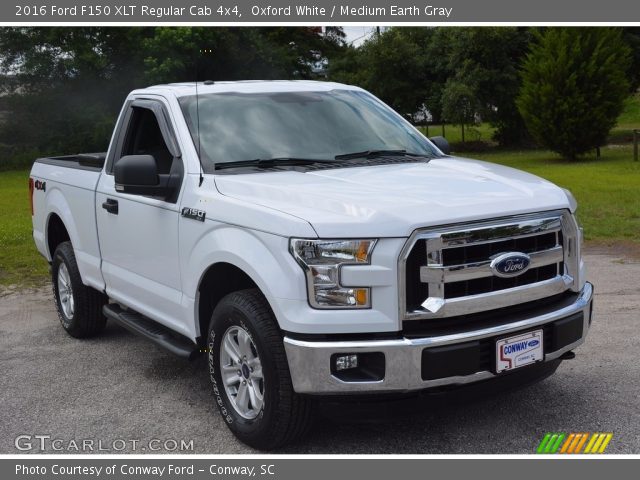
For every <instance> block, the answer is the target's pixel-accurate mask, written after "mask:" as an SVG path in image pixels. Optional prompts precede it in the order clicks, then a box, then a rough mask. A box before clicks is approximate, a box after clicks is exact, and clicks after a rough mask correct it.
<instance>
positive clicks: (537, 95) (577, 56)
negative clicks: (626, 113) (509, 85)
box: [517, 28, 630, 159]
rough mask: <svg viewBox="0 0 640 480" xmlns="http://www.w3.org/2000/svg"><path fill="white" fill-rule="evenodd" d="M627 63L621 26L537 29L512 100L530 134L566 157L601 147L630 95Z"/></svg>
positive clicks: (627, 57) (628, 60) (625, 46)
mask: <svg viewBox="0 0 640 480" xmlns="http://www.w3.org/2000/svg"><path fill="white" fill-rule="evenodd" d="M629 65H630V48H629V47H628V46H627V44H626V43H625V42H624V41H623V39H622V32H621V30H620V29H615V28H549V29H546V30H544V32H543V33H538V34H537V35H536V40H535V42H534V43H533V45H532V48H531V52H530V53H529V55H528V56H527V59H526V61H525V62H524V66H523V72H522V76H523V84H522V90H521V92H520V95H519V97H518V99H517V105H518V109H519V110H520V113H521V114H522V117H523V118H524V120H525V123H526V125H527V128H528V129H529V132H530V133H531V135H532V136H533V138H534V139H535V140H536V141H537V142H538V143H539V144H540V145H543V146H545V147H547V148H549V149H551V150H553V151H555V152H558V153H560V154H561V155H562V156H564V157H566V158H569V159H575V158H576V157H577V156H578V155H580V154H583V153H585V152H587V151H589V150H592V149H594V148H597V147H599V146H601V145H604V144H605V142H606V140H607V136H608V134H609V131H610V130H611V128H612V127H613V126H614V125H615V123H616V119H617V117H618V115H619V114H620V112H621V111H622V108H623V102H624V100H625V98H626V97H627V95H628V94H629V81H628V80H627V77H626V74H627V69H628V68H629Z"/></svg>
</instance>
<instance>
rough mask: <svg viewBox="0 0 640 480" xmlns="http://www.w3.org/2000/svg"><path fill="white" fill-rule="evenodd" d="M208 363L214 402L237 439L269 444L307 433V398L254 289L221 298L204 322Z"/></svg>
mask: <svg viewBox="0 0 640 480" xmlns="http://www.w3.org/2000/svg"><path fill="white" fill-rule="evenodd" d="M208 363H209V375H210V378H211V382H212V384H213V392H214V395H215V397H216V403H217V405H218V408H219V410H220V413H221V414H222V417H223V418H224V420H225V422H226V423H227V425H228V427H229V428H230V429H231V431H232V432H233V433H234V434H235V435H236V436H237V437H238V439H240V440H241V441H243V442H244V443H246V444H247V445H249V446H251V447H254V448H258V449H261V450H272V449H275V448H278V447H281V446H283V445H285V444H286V443H289V442H291V441H293V440H295V439H297V438H300V437H301V436H302V435H304V434H305V433H306V431H307V429H308V427H309V425H310V421H311V405H310V400H309V399H308V398H305V397H303V396H300V395H298V394H296V393H295V392H294V390H293V386H292V385H291V375H290V373H289V364H288V363H287V357H286V353H285V351H284V345H283V342H282V335H281V334H280V331H279V329H278V327H277V324H276V320H275V317H274V315H273V313H272V311H271V308H270V307H269V304H268V303H267V301H266V299H265V298H264V296H263V295H262V294H261V293H260V291H259V290H243V291H240V292H234V293H231V294H229V295H227V296H226V297H224V298H223V299H222V300H221V301H220V303H219V304H218V306H217V307H216V309H215V310H214V312H213V315H212V317H211V323H210V325H209V334H208Z"/></svg>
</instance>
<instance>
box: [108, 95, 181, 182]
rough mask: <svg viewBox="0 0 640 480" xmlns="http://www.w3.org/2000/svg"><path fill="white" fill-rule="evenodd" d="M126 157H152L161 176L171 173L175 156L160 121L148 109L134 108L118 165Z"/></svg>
mask: <svg viewBox="0 0 640 480" xmlns="http://www.w3.org/2000/svg"><path fill="white" fill-rule="evenodd" d="M125 155H152V156H153V158H155V160H156V164H157V165H158V173H159V174H168V173H171V166H172V164H173V161H174V158H173V155H172V154H171V152H170V151H169V149H168V148H167V144H166V142H165V140H164V137H163V136H162V131H161V130H160V125H159V124H158V119H157V118H156V116H155V114H154V113H153V111H151V110H149V109H148V108H143V107H132V113H131V117H130V120H129V126H128V127H127V133H126V135H125V138H124V143H123V145H122V150H121V152H120V155H118V156H117V158H116V163H117V162H118V159H119V158H121V157H123V156H125Z"/></svg>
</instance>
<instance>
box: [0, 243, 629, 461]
mask: <svg viewBox="0 0 640 480" xmlns="http://www.w3.org/2000/svg"><path fill="white" fill-rule="evenodd" d="M586 261H587V264H588V266H589V272H590V280H591V281H592V282H593V283H594V284H595V288H596V298H595V317H594V323H593V326H592V328H591V331H590V334H589V337H588V339H587V342H586V344H585V345H583V346H582V347H580V348H579V349H577V351H576V353H577V357H576V359H575V360H571V361H566V362H563V364H562V365H561V366H560V368H559V369H558V371H557V372H556V374H555V375H553V376H552V377H550V378H548V379H546V380H544V381H543V382H541V383H538V384H536V385H533V386H530V387H526V388H524V389H521V390H518V391H515V392H509V393H503V394H502V395H498V396H492V397H490V398H483V399H481V400H479V401H473V402H467V403H464V404H460V403H456V404H448V405H442V404H440V405H431V404H430V403H427V402H420V403H418V404H417V408H410V409H409V408H405V407H402V406H399V405H398V404H397V403H389V404H382V405H377V406H375V407H372V408H368V409H366V411H365V410H361V409H360V408H359V407H358V406H357V405H344V407H340V406H338V407H335V406H332V407H331V408H328V407H327V406H324V407H322V406H321V407H320V408H318V409H317V415H316V417H317V419H318V421H317V422H316V426H315V427H314V429H313V430H312V432H311V434H310V435H309V437H308V438H307V439H306V440H305V441H304V442H301V443H299V444H297V445H294V446H290V447H288V448H287V449H286V450H284V451H283V453H350V454H351V453H532V452H533V451H534V450H535V448H536V446H537V444H538V442H539V441H540V439H541V438H542V436H543V435H544V433H545V432H548V431H561V432H562V431H564V432H571V431H573V432H613V433H614V437H613V440H612V441H611V443H610V445H609V448H608V450H607V452H608V453H635V454H638V453H640V374H639V373H640V356H639V355H638V354H637V352H638V350H636V348H638V347H640V341H639V334H638V313H637V312H638V308H639V307H640V288H639V284H640V261H638V260H634V259H633V258H631V257H629V256H626V255H625V254H624V253H620V252H614V254H604V253H601V252H596V251H593V250H592V251H591V253H590V254H588V255H587V257H586ZM0 367H1V370H0V371H1V372H2V375H1V376H0V453H12V454H13V453H18V450H17V449H16V447H15V445H14V442H15V438H16V437H17V436H18V435H23V434H24V435H31V436H35V435H49V436H51V439H56V438H57V439H60V440H61V442H58V443H56V444H55V447H57V448H63V449H64V452H62V453H69V452H73V451H74V442H73V441H75V442H77V444H78V446H81V443H82V440H89V441H93V448H94V452H96V451H98V449H99V448H102V449H103V453H120V450H121V449H122V448H123V447H124V450H122V451H123V452H131V451H134V444H133V442H134V441H135V440H139V442H138V443H136V444H135V451H136V452H137V453H145V452H147V453H148V452H150V450H151V449H152V448H159V447H160V448H162V450H160V452H153V453H161V452H166V451H172V453H189V452H190V451H193V452H195V453H214V454H218V453H233V454H235V453H256V452H255V451H253V450H251V449H250V448H248V447H246V446H245V445H243V444H241V443H239V442H238V441H236V440H235V438H234V437H233V435H232V434H231V433H230V432H229V431H228V430H227V428H226V427H225V425H224V424H223V421H222V418H221V417H220V415H219V414H218V412H217V410H216V408H215V406H214V403H213V395H212V393H211V389H210V386H209V383H208V378H207V374H206V369H205V364H204V362H203V361H197V362H194V363H188V362H186V361H183V360H180V359H177V358H174V357H173V356H172V355H170V354H167V353H164V352H163V351H161V350H160V349H158V348H157V347H155V346H154V345H152V344H150V343H148V342H146V341H145V340H143V339H141V338H138V337H136V336H134V335H132V334H130V333H128V332H127V331H125V330H124V329H122V328H120V327H119V326H117V325H113V324H109V325H108V327H107V329H106V330H105V333H104V335H102V336H101V337H100V338H97V339H93V340H85V341H79V340H75V339H73V338H71V337H69V336H68V335H67V334H66V333H64V331H63V330H62V328H61V327H60V326H59V324H58V320H57V317H56V314H55V311H54V307H53V301H52V298H51V294H50V291H49V290H48V289H39V290H33V291H22V292H15V291H13V292H12V291H6V290H5V291H4V293H3V294H2V295H1V296H0ZM413 406H414V407H415V406H416V405H415V404H413ZM32 438H34V437H32ZM151 440H154V441H151ZM165 440H169V442H168V443H166V444H164V441H165ZM173 440H176V441H177V443H178V445H180V441H181V440H185V442H186V443H187V446H188V444H189V442H190V441H191V440H193V443H192V445H193V449H192V450H187V451H183V452H180V450H179V449H178V450H175V444H174V443H173ZM158 441H159V442H158ZM39 442H40V441H36V440H35V439H33V440H32V445H33V448H32V449H31V450H28V451H29V452H32V453H43V452H42V451H41V450H40V449H39V445H40V443H39ZM99 442H101V443H99ZM45 444H46V452H45V453H55V451H54V450H53V449H52V448H53V447H54V445H52V444H51V442H50V441H49V440H45ZM21 445H22V446H26V441H23V443H21ZM86 445H89V444H88V443H87V444H86ZM187 448H188V447H187Z"/></svg>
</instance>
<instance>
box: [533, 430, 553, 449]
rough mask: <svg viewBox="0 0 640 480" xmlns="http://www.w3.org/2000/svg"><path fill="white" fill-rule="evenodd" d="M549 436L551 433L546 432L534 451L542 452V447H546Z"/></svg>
mask: <svg viewBox="0 0 640 480" xmlns="http://www.w3.org/2000/svg"><path fill="white" fill-rule="evenodd" d="M550 438H551V434H550V433H547V434H546V435H545V436H544V438H543V439H542V441H541V442H540V445H538V449H537V450H536V453H543V452H544V447H546V445H547V442H548V441H549V439H550Z"/></svg>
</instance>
